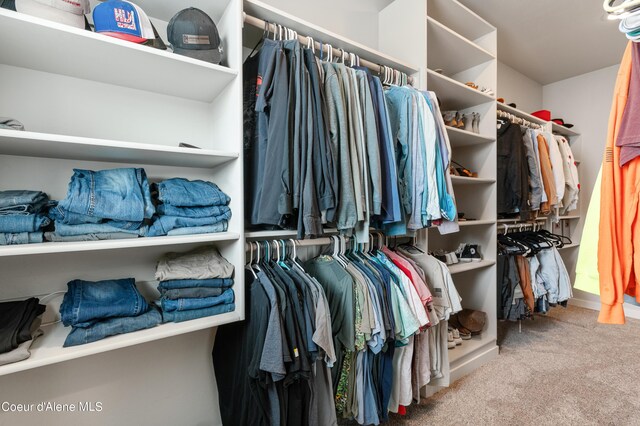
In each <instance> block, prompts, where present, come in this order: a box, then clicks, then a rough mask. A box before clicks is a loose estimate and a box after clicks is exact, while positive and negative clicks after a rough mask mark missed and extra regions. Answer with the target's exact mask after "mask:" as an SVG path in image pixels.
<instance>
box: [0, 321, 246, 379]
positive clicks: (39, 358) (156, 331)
mask: <svg viewBox="0 0 640 426" xmlns="http://www.w3.org/2000/svg"><path fill="white" fill-rule="evenodd" d="M240 320H242V318H241V315H240V313H239V312H238V311H237V310H236V311H234V312H228V313H225V314H221V315H214V316H211V317H205V318H198V319H195V320H191V321H184V322H180V323H166V324H160V325H158V326H156V327H153V328H148V329H146V330H140V331H134V332H132V333H127V334H120V335H117V336H111V337H107V338H105V339H102V340H99V341H97V342H92V343H87V344H84V345H79V346H72V347H68V348H63V347H62V345H63V343H64V341H65V339H66V338H67V335H68V334H69V332H70V331H71V327H64V326H63V325H62V323H61V322H59V323H55V324H52V325H48V326H43V327H41V329H42V331H43V332H44V335H43V336H40V337H39V338H38V339H37V340H36V341H35V342H34V343H33V345H32V346H31V356H30V357H29V358H28V359H26V360H24V361H20V362H16V363H13V364H7V365H3V366H0V376H4V375H7V374H12V373H17V372H19V371H25V370H31V369H33V368H38V367H43V366H45V365H51V364H57V363H60V362H64V361H69V360H73V359H77V358H82V357H86V356H90V355H95V354H99V353H103V352H108V351H113V350H116V349H121V348H126V347H129V346H134V345H139V344H142V343H147V342H151V341H154V340H159V339H165V338H167V337H172V336H178V335H180V334H185V333H191V332H194V331H198V330H204V329H208V328H211V327H217V326H219V325H222V324H227V323H230V322H235V321H240Z"/></svg>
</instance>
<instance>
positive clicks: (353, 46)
mask: <svg viewBox="0 0 640 426" xmlns="http://www.w3.org/2000/svg"><path fill="white" fill-rule="evenodd" d="M244 11H245V12H246V13H247V14H248V15H251V16H254V17H256V18H260V19H263V20H265V21H269V22H273V23H276V24H280V25H282V26H285V27H287V28H291V29H292V30H295V31H297V32H298V33H299V34H300V35H303V36H308V37H312V38H313V39H314V40H315V41H317V42H323V43H325V44H330V45H332V46H333V48H334V55H335V54H337V52H339V50H336V48H338V49H344V50H345V51H347V52H349V53H355V54H356V55H358V56H360V57H361V58H362V59H366V60H368V61H371V62H375V63H377V64H380V65H386V66H389V67H391V68H394V69H396V70H398V71H402V72H404V73H405V74H408V75H411V74H415V73H417V72H419V71H420V70H419V68H417V67H415V66H413V65H410V64H407V63H405V62H402V61H400V60H399V59H396V58H393V57H391V56H389V55H387V54H385V53H382V52H379V51H377V50H375V49H372V48H370V47H368V46H365V45H363V44H361V43H358V42H356V41H353V40H350V39H348V38H346V37H343V36H341V35H339V34H336V33H334V32H332V31H329V30H327V29H325V28H322V27H320V26H317V25H315V24H312V23H310V22H308V21H305V20H303V19H300V18H298V17H296V16H293V15H291V14H289V13H287V12H284V11H282V10H279V9H276V8H275V7H273V6H271V5H268V4H266V3H264V2H261V1H259V0H244Z"/></svg>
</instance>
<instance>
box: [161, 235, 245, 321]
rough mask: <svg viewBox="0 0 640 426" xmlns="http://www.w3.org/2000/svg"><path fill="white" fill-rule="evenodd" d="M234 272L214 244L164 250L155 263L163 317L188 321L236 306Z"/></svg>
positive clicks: (216, 313)
mask: <svg viewBox="0 0 640 426" xmlns="http://www.w3.org/2000/svg"><path fill="white" fill-rule="evenodd" d="M233 272H234V267H233V265H232V264H230V263H229V262H228V261H227V259H225V258H224V257H222V255H221V254H220V253H219V252H218V250H217V249H216V248H215V247H202V248H198V249H196V250H193V251H190V252H187V253H168V254H166V255H165V256H164V257H163V258H162V259H160V261H159V262H158V266H157V267H156V279H157V280H158V281H159V282H160V283H159V285H158V290H159V291H160V300H159V301H158V302H157V303H158V304H159V305H160V307H161V308H162V319H163V321H164V322H181V321H188V320H192V319H196V318H202V317H208V316H212V315H219V314H224V313H227V312H231V311H233V310H235V304H234V293H233V289H232V288H231V287H232V286H233Z"/></svg>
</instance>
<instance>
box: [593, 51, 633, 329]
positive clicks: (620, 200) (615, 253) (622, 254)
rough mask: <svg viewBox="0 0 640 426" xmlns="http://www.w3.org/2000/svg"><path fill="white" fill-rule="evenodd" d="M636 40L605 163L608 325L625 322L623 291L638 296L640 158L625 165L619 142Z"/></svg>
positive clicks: (603, 274)
mask: <svg viewBox="0 0 640 426" xmlns="http://www.w3.org/2000/svg"><path fill="white" fill-rule="evenodd" d="M631 43H632V42H629V44H628V45H627V49H626V50H625V52H624V56H623V57H622V62H621V63H620V69H619V70H618V77H617V79H616V87H615V91H614V93H613V105H612V106H611V114H610V115H609V130H608V132H607V145H606V148H605V153H604V159H603V163H602V187H601V204H600V231H599V240H598V272H599V274H600V301H601V303H602V307H601V309H600V315H599V316H598V321H599V322H602V323H608V324H624V310H623V308H622V304H623V303H624V295H625V293H626V294H629V295H633V296H636V278H635V273H634V269H635V268H634V266H637V267H640V258H638V265H634V263H635V262H634V259H635V258H636V257H640V233H639V231H640V223H637V222H640V221H636V216H637V213H638V189H639V188H638V184H639V183H640V158H636V159H634V160H632V161H631V162H629V163H628V164H626V165H625V166H624V167H620V148H619V147H617V146H616V140H617V137H618V131H619V129H620V123H621V121H622V114H623V112H624V108H625V106H626V104H627V95H628V92H629V81H630V78H631V50H632V49H631ZM586 231H587V232H588V230H586Z"/></svg>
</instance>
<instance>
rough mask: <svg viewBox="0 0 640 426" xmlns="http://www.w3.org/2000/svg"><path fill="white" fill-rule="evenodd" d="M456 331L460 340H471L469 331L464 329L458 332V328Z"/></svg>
mask: <svg viewBox="0 0 640 426" xmlns="http://www.w3.org/2000/svg"><path fill="white" fill-rule="evenodd" d="M457 330H458V334H459V335H460V338H461V339H462V340H471V332H470V331H469V330H466V329H462V330H460V329H459V328H458V329H457Z"/></svg>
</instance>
